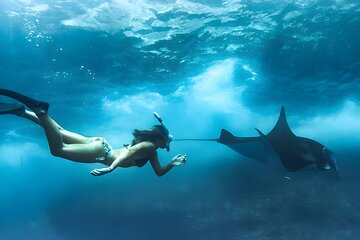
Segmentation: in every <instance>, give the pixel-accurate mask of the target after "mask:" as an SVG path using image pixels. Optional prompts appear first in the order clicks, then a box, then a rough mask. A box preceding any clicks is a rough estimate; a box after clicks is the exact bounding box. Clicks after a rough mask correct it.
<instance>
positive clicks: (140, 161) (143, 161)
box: [135, 158, 149, 167]
mask: <svg viewBox="0 0 360 240" xmlns="http://www.w3.org/2000/svg"><path fill="white" fill-rule="evenodd" d="M148 161H149V159H147V158H142V159H136V160H135V164H136V166H137V167H143V166H144V165H145V164H146V163H147V162H148Z"/></svg>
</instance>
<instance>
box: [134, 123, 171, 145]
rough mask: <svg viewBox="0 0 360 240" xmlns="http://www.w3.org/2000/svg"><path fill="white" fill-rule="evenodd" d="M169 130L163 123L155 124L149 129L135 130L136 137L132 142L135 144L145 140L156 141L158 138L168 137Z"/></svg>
mask: <svg viewBox="0 0 360 240" xmlns="http://www.w3.org/2000/svg"><path fill="white" fill-rule="evenodd" d="M168 134H169V133H168V130H167V129H166V128H165V127H164V126H162V125H154V126H153V127H152V128H151V129H148V130H138V129H135V130H134V131H133V136H134V139H133V140H132V142H131V145H132V146H133V145H135V144H137V143H140V142H145V141H150V142H152V141H155V140H157V139H167V137H168Z"/></svg>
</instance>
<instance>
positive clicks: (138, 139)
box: [0, 88, 186, 176]
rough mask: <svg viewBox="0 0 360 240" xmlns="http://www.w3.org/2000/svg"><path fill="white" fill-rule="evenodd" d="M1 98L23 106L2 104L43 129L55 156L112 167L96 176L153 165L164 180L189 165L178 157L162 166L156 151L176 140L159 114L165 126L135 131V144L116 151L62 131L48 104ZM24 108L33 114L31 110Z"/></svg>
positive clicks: (3, 91) (0, 92)
mask: <svg viewBox="0 0 360 240" xmlns="http://www.w3.org/2000/svg"><path fill="white" fill-rule="evenodd" d="M0 95H2V96H6V97H10V98H13V99H15V100H17V101H19V102H20V103H22V104H19V103H15V104H10V103H0V114H14V115H17V116H20V117H24V118H27V119H29V120H31V121H33V122H35V123H37V124H38V125H40V126H42V127H43V128H44V130H45V135H46V138H47V141H48V144H49V148H50V152H51V154H52V155H54V156H56V157H61V158H65V159H68V160H71V161H75V162H81V163H102V164H104V165H106V166H108V167H104V168H96V169H94V170H92V171H91V172H90V173H91V174H92V175H94V176H101V175H104V174H107V173H110V172H112V171H114V170H115V169H116V168H117V167H123V168H127V167H132V166H138V167H142V166H144V165H145V164H146V163H147V162H150V164H151V166H152V168H153V169H154V172H155V173H156V175H157V176H162V175H164V174H166V173H167V172H169V171H170V170H171V169H172V168H173V167H174V166H181V165H184V164H185V163H186V155H182V154H178V155H176V156H175V157H174V158H173V159H172V160H171V161H170V162H169V163H168V164H167V165H166V166H164V167H162V166H161V165H160V163H159V160H158V156H157V152H156V150H157V149H158V148H162V149H165V148H166V149H167V151H169V149H170V146H169V144H170V142H171V141H172V136H171V134H170V133H169V130H168V129H167V128H166V127H165V125H164V124H163V121H162V119H161V118H160V116H159V115H158V114H157V113H154V115H155V117H156V118H157V119H158V120H159V122H160V124H161V125H155V126H153V127H152V128H151V129H149V130H137V129H135V130H134V131H133V136H134V139H133V140H132V142H131V144H129V145H125V147H123V148H119V149H112V147H111V146H110V145H109V143H108V142H107V141H106V140H105V139H104V138H102V137H91V138H88V137H84V136H82V135H79V134H77V133H73V132H70V131H67V130H65V129H64V128H62V127H61V126H60V125H59V124H57V123H56V122H55V121H54V120H53V119H51V118H50V116H49V115H48V108H49V104H48V103H46V102H42V101H38V100H35V99H32V98H29V97H27V96H24V95H22V94H20V93H17V92H14V91H10V90H7V89H1V88H0ZM23 104H24V105H25V106H26V107H28V108H29V109H30V110H27V109H26V108H25V106H24V105H23Z"/></svg>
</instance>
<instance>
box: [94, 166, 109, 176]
mask: <svg viewBox="0 0 360 240" xmlns="http://www.w3.org/2000/svg"><path fill="white" fill-rule="evenodd" d="M112 171H113V169H112V168H111V167H106V168H96V169H94V170H92V171H91V172H90V173H91V174H92V175H93V176H101V175H104V174H107V173H110V172H112Z"/></svg>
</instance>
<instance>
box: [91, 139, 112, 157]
mask: <svg viewBox="0 0 360 240" xmlns="http://www.w3.org/2000/svg"><path fill="white" fill-rule="evenodd" d="M95 141H99V142H101V143H102V145H103V149H104V154H105V157H102V156H101V157H97V158H96V161H104V160H108V159H109V158H110V156H111V153H112V147H111V146H110V144H109V143H108V142H107V141H106V140H105V139H104V138H102V137H98V138H96V139H95Z"/></svg>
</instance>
